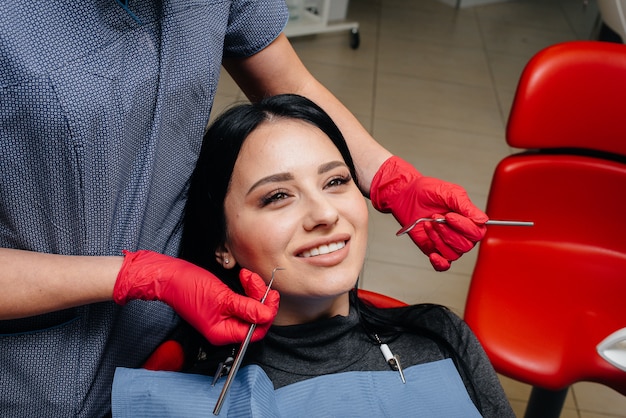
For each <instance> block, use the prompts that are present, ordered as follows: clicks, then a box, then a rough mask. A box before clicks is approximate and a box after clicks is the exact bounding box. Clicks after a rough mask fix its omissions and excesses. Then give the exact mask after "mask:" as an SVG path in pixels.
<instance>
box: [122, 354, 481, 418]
mask: <svg viewBox="0 0 626 418" xmlns="http://www.w3.org/2000/svg"><path fill="white" fill-rule="evenodd" d="M405 376H406V384H403V383H402V381H401V380H400V376H399V375H398V372H394V371H391V370H388V371H359V372H345V373H336V374H329V375H323V376H318V377H314V378H312V379H308V380H304V381H301V382H298V383H294V384H291V385H288V386H284V387H282V388H280V389H278V390H276V391H273V386H272V383H271V381H270V380H269V378H268V377H267V375H266V374H265V373H264V372H263V370H262V369H261V368H260V367H258V366H255V365H252V366H247V367H244V368H242V369H240V370H239V373H238V374H237V376H236V377H235V379H234V380H233V384H232V386H231V388H230V391H229V393H228V395H227V397H226V399H225V402H224V405H223V406H222V409H221V411H220V416H223V417H261V418H266V417H289V418H295V417H303V418H310V417H370V416H371V417H429V418H436V417H442V418H472V417H480V414H479V413H478V411H477V410H476V407H475V406H474V404H473V403H472V401H471V399H470V397H469V395H468V394H467V391H466V390H465V385H464V384H463V381H462V380H461V376H459V373H458V372H457V370H456V368H455V367H454V364H453V363H452V360H450V359H445V360H439V361H435V362H431V363H425V364H420V365H416V366H411V367H408V368H407V369H406V370H405ZM225 379H226V378H225V377H224V378H222V379H221V380H220V381H219V382H218V383H217V384H216V385H215V386H211V380H212V379H211V378H210V377H209V376H200V375H192V374H183V373H172V372H152V371H148V370H143V369H135V370H131V369H118V370H117V371H116V373H115V380H114V383H113V394H112V402H113V417H114V418H126V417H128V418H131V417H132V418H141V417H146V418H147V417H150V418H156V417H162V418H166V417H186V418H193V417H206V416H209V415H210V413H211V411H213V408H214V407H215V403H216V401H217V398H218V396H219V394H220V392H221V390H222V387H223V386H224V381H225Z"/></svg>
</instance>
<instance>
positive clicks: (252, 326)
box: [213, 267, 285, 415]
mask: <svg viewBox="0 0 626 418" xmlns="http://www.w3.org/2000/svg"><path fill="white" fill-rule="evenodd" d="M278 270H285V269H284V268H280V267H276V268H274V270H272V278H271V279H270V282H269V283H268V284H267V290H266V291H265V294H264V295H263V297H262V298H261V303H264V302H265V298H267V295H268V294H269V293H270V289H271V288H272V283H274V274H275V273H276V272H277V271H278ZM255 329H256V324H250V329H248V334H247V335H246V338H245V339H244V340H243V343H241V347H239V351H238V352H237V355H236V356H235V360H234V361H233V364H232V366H231V367H230V371H229V372H228V377H226V382H225V383H224V387H223V388H222V392H221V393H220V396H219V398H217V403H216V404H215V408H214V409H213V415H219V413H220V410H221V409H222V405H223V404H224V400H225V399H226V395H227V394H228V390H229V389H230V385H231V384H232V383H233V380H234V379H235V375H236V374H237V371H239V366H241V361H242V360H243V356H244V355H245V354H246V350H247V349H248V346H249V345H250V341H251V340H252V334H253V333H254V330H255Z"/></svg>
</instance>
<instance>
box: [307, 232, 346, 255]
mask: <svg viewBox="0 0 626 418" xmlns="http://www.w3.org/2000/svg"><path fill="white" fill-rule="evenodd" d="M349 240H350V235H348V234H338V235H334V236H332V237H326V238H320V239H318V240H316V241H314V242H311V243H309V244H307V245H306V246H302V247H300V248H298V249H297V250H296V251H295V254H296V256H299V255H300V254H302V253H304V252H305V251H310V250H311V249H313V248H317V247H319V246H320V245H328V244H332V243H333V242H348V241H349Z"/></svg>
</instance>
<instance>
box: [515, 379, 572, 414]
mask: <svg viewBox="0 0 626 418" xmlns="http://www.w3.org/2000/svg"><path fill="white" fill-rule="evenodd" d="M568 390H569V388H565V389H563V390H558V391H554V390H547V389H542V388H539V387H536V386H535V387H533V390H532V392H531V393H530V399H528V406H527V407H526V413H525V414H524V418H559V416H560V415H561V410H562V409H563V404H565V398H566V397H567V391H568Z"/></svg>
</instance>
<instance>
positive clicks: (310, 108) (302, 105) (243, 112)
mask: <svg viewBox="0 0 626 418" xmlns="http://www.w3.org/2000/svg"><path fill="white" fill-rule="evenodd" d="M283 118H285V119H296V120H300V121H303V122H306V123H309V124H311V125H313V126H315V127H317V128H319V129H320V130H321V131H322V132H323V133H324V134H325V135H326V136H327V137H328V138H329V139H330V140H331V141H332V142H333V144H335V146H336V147H337V149H338V150H339V152H340V153H341V156H342V157H343V159H344V161H345V163H346V165H347V166H348V169H349V170H350V173H351V175H352V178H353V179H354V181H355V182H356V183H357V185H358V180H357V176H356V170H355V168H354V163H353V161H352V156H351V155H350V152H349V151H348V145H347V144H346V141H345V139H344V137H343V135H342V134H341V131H340V130H339V128H338V127H337V125H335V123H334V122H333V120H332V119H331V118H330V117H329V116H328V114H326V113H325V112H324V111H323V110H322V109H321V108H320V107H319V106H317V105H316V104H315V103H313V102H312V101H311V100H309V99H307V98H305V97H302V96H298V95H294V94H283V95H278V96H272V97H268V98H265V99H263V100H261V101H260V102H258V103H252V104H240V105H237V106H235V107H232V108H231V109H229V110H227V111H226V112H224V113H223V114H222V115H221V116H219V117H218V118H217V119H216V120H215V121H214V122H213V123H212V124H211V126H210V128H209V129H208V130H207V132H206V134H205V135H204V140H203V144H202V149H201V151H200V157H199V158H198V162H197V164H196V169H195V171H194V173H193V175H192V178H191V183H190V187H189V195H188V200H187V205H186V208H185V216H184V228H183V237H182V245H181V253H180V257H181V258H184V259H186V260H188V261H190V262H192V263H194V264H197V265H199V266H201V267H203V268H205V269H207V270H209V271H211V272H212V273H214V274H215V275H216V276H218V277H219V278H221V279H222V280H223V281H224V282H225V283H226V284H227V285H229V286H230V287H231V288H232V289H233V290H235V291H238V292H241V291H242V289H241V285H240V284H239V279H238V274H239V270H240V269H239V268H233V269H224V268H223V267H222V265H221V264H220V263H218V262H217V261H216V259H215V251H216V250H219V249H221V248H222V246H223V245H224V243H225V242H226V232H227V231H226V217H225V214H224V199H225V198H226V193H227V191H228V188H229V185H230V179H231V176H232V173H233V168H234V166H235V162H236V161H237V156H238V155H239V151H240V150H241V147H242V145H243V143H244V142H245V140H246V138H247V137H248V136H249V135H250V133H251V132H252V131H254V130H255V129H256V128H257V127H258V126H259V125H261V124H263V123H268V122H270V121H272V120H276V119H283Z"/></svg>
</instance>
